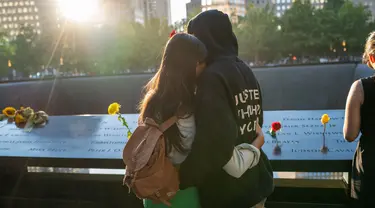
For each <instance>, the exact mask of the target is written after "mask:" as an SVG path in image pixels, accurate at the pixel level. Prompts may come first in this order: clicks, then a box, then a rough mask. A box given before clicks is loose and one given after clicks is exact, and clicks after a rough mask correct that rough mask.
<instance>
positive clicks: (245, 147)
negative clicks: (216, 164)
mask: <svg viewBox="0 0 375 208" xmlns="http://www.w3.org/2000/svg"><path fill="white" fill-rule="evenodd" d="M263 144H264V134H263V132H262V129H261V128H260V126H259V124H257V138H256V139H255V140H254V142H253V144H252V145H251V144H247V143H243V144H240V145H238V146H236V147H235V148H234V150H233V155H232V158H231V159H230V160H229V162H228V163H227V164H226V165H225V166H224V167H223V169H224V170H225V171H226V172H227V173H228V174H229V175H231V176H233V177H235V178H240V177H241V176H242V175H243V174H244V173H245V172H246V171H247V170H248V169H250V168H252V167H254V166H256V165H257V164H258V162H259V158H260V150H259V149H260V148H261V147H262V146H263Z"/></svg>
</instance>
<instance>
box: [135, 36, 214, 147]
mask: <svg viewBox="0 0 375 208" xmlns="http://www.w3.org/2000/svg"><path fill="white" fill-rule="evenodd" d="M206 54H207V51H206V48H205V46H204V44H203V43H202V42H200V41H199V40H198V39H197V38H195V37H194V36H192V35H189V34H184V33H178V34H176V35H174V36H173V37H172V38H171V39H170V40H169V41H168V43H167V45H166V47H165V49H164V54H163V58H162V62H161V65H160V68H159V70H158V71H157V73H156V74H155V76H154V77H153V78H152V79H151V80H150V81H149V82H148V84H147V85H146V86H145V91H146V92H145V96H144V98H143V100H142V101H141V103H140V106H139V110H140V116H139V119H140V122H143V121H144V119H145V118H147V117H149V118H153V119H154V120H155V121H156V122H158V123H159V124H160V123H162V122H164V121H165V120H167V119H168V118H170V117H172V116H174V115H177V116H179V117H188V116H191V115H192V113H193V110H194V91H195V79H196V66H197V63H199V62H202V61H204V59H205V58H206ZM164 135H165V138H166V142H167V147H168V148H167V149H168V152H170V151H171V149H172V148H171V147H174V148H175V149H176V150H177V151H179V152H182V153H183V152H186V149H185V147H184V146H183V144H182V141H181V138H182V137H183V135H182V134H181V132H180V131H179V129H178V127H177V125H176V124H175V125H173V126H172V127H171V128H169V129H168V130H167V131H166V132H165V133H164Z"/></svg>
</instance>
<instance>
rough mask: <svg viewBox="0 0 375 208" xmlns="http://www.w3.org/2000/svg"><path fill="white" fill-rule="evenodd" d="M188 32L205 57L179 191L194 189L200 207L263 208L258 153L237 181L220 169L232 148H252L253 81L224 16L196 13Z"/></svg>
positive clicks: (257, 119)
mask: <svg viewBox="0 0 375 208" xmlns="http://www.w3.org/2000/svg"><path fill="white" fill-rule="evenodd" d="M188 33H189V34H193V35H194V36H196V37H197V38H198V39H199V40H201V41H202V42H203V43H204V44H205V45H206V48H207V50H208V55H207V58H206V64H207V68H206V69H205V70H204V71H203V72H202V74H201V75H200V77H199V78H198V80H197V91H196V98H195V99H196V108H195V112H194V114H195V121H196V135H195V140H194V142H193V144H192V148H191V152H190V153H189V155H188V156H187V158H186V159H185V161H184V162H183V163H182V164H181V166H180V169H179V171H180V172H179V173H180V189H186V188H189V187H197V188H198V192H199V198H200V203H201V206H202V207H203V208H205V207H209V208H211V207H215V208H221V207H222V208H231V207H235V208H249V207H263V206H264V202H265V199H266V198H267V197H268V196H269V195H270V194H271V193H272V192H273V188H274V185H273V172H272V168H271V165H270V163H269V160H268V158H267V156H266V155H265V154H264V152H263V151H261V158H260V160H259V163H258V164H257V165H256V166H255V167H253V168H251V169H248V170H247V171H246V172H245V173H244V174H243V175H242V176H241V177H239V178H235V177H233V176H231V175H229V174H228V173H227V172H226V171H224V170H223V166H224V165H225V164H227V163H228V161H229V160H230V159H231V157H232V155H233V150H234V148H235V146H237V145H239V144H241V143H252V142H253V140H254V139H255V138H256V136H257V135H256V125H257V124H259V125H260V126H262V124H263V110H262V97H261V91H260V87H259V84H258V82H257V79H256V78H255V76H254V74H253V72H252V70H251V69H250V68H249V67H248V66H247V65H246V64H245V63H244V62H243V61H241V60H240V59H239V58H238V57H237V56H238V43H237V38H236V36H235V35H234V33H233V31H232V25H231V22H230V20H229V17H228V16H227V15H226V14H224V13H222V12H220V11H217V10H209V11H205V12H202V13H200V14H198V15H197V16H196V17H194V18H193V19H192V20H190V22H189V24H188ZM262 205H263V206H262Z"/></svg>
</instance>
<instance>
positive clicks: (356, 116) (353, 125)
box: [343, 80, 364, 142]
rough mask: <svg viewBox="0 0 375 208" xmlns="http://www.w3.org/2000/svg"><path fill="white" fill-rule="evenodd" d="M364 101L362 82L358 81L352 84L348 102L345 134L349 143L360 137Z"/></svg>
mask: <svg viewBox="0 0 375 208" xmlns="http://www.w3.org/2000/svg"><path fill="white" fill-rule="evenodd" d="M363 101H364V92H363V87H362V82H361V81H360V80H357V81H355V82H354V83H353V84H352V87H351V88H350V91H349V95H348V98H347V101H346V108H345V121H344V129H343V133H344V138H345V139H346V141H348V142H353V141H354V140H355V139H356V138H357V137H358V134H359V131H360V127H361V105H362V103H363Z"/></svg>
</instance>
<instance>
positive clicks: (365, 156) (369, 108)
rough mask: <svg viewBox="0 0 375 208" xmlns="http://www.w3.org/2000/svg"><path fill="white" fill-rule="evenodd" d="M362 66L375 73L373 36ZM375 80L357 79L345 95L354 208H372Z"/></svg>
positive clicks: (374, 164) (371, 35) (373, 34)
mask: <svg viewBox="0 0 375 208" xmlns="http://www.w3.org/2000/svg"><path fill="white" fill-rule="evenodd" d="M363 63H364V64H367V65H368V67H370V68H372V69H375V32H372V33H370V35H369V37H368V38H367V41H366V45H365V50H364V53H363ZM374 105H375V76H374V75H373V76H370V77H366V78H362V79H359V80H357V81H355V82H354V83H353V84H352V87H351V89H350V92H349V94H348V98H347V102H346V109H345V122H344V129H343V131H344V137H345V139H346V140H347V141H348V142H353V141H355V140H356V138H357V137H358V135H359V133H361V134H362V135H361V136H360V138H359V142H358V146H357V149H356V152H355V154H354V159H353V167H352V178H351V181H352V183H351V196H352V198H354V199H355V203H357V202H358V204H356V205H355V207H366V208H367V207H375V201H374V196H375V195H374V194H375V178H374V176H375V163H374V158H375V140H374V137H375V133H374V126H375V121H374V117H375V108H374Z"/></svg>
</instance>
